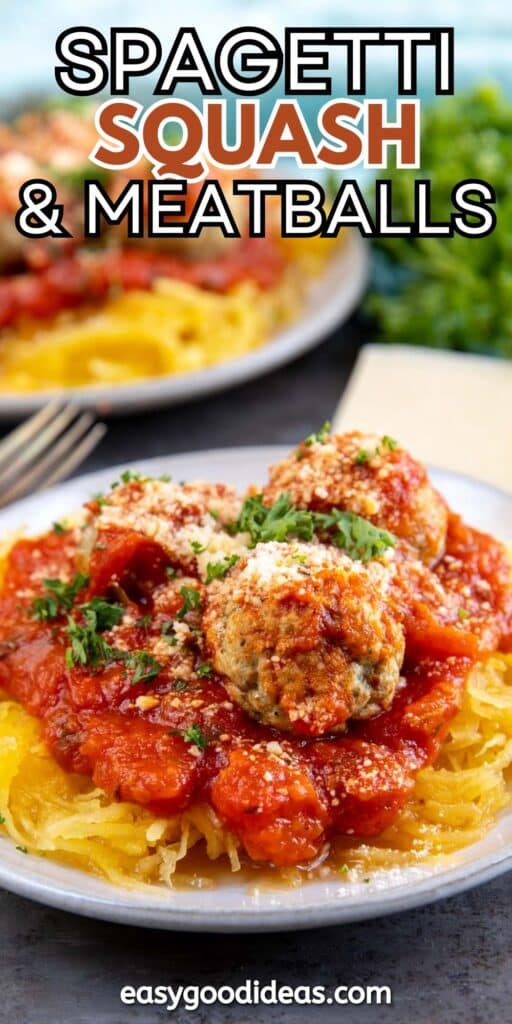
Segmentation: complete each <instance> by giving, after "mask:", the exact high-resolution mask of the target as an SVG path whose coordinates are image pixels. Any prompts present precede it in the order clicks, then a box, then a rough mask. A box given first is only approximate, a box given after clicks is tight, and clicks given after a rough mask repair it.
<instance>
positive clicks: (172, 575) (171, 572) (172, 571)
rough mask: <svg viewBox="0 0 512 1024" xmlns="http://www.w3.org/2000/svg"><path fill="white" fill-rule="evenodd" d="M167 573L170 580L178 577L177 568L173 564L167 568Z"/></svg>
mask: <svg viewBox="0 0 512 1024" xmlns="http://www.w3.org/2000/svg"><path fill="white" fill-rule="evenodd" d="M165 575H166V576H167V579H168V580H173V579H175V577H176V569H175V568H174V567H173V566H172V565H168V566H167V568H166V570H165Z"/></svg>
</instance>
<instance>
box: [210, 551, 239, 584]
mask: <svg viewBox="0 0 512 1024" xmlns="http://www.w3.org/2000/svg"><path fill="white" fill-rule="evenodd" d="M239 561H240V555H226V557H225V558H223V559H222V561H221V562H208V565H207V566H206V581H205V582H206V583H211V582H212V581H213V580H220V579H222V577H223V576H225V575H226V573H228V572H229V570H230V569H232V568H233V566H234V565H236V563H237V562H239Z"/></svg>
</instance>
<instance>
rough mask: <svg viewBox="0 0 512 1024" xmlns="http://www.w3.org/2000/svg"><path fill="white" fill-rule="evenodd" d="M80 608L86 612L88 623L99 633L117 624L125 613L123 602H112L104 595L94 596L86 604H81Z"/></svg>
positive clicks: (85, 616)
mask: <svg viewBox="0 0 512 1024" xmlns="http://www.w3.org/2000/svg"><path fill="white" fill-rule="evenodd" d="M79 608H80V611H81V612H83V613H84V618H85V623H86V625H87V626H88V627H89V628H90V629H94V630H96V631H97V632H98V633H103V632H104V631H105V630H106V629H112V627H113V626H117V625H118V623H119V622H120V621H121V619H122V617H123V615H124V608H123V606H122V605H121V604H111V602H110V601H105V599H104V598H103V597H93V598H92V600H91V601H87V603H86V604H81V605H79Z"/></svg>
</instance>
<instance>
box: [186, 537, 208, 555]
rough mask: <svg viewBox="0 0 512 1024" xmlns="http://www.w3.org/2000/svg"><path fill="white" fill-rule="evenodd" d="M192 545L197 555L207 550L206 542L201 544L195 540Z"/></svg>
mask: <svg viewBox="0 0 512 1024" xmlns="http://www.w3.org/2000/svg"><path fill="white" fill-rule="evenodd" d="M190 547H191V548H192V551H193V552H194V554H195V555H200V554H201V553H202V552H203V551H206V548H205V546H204V544H201V542H200V541H198V540H193V541H192V542H191V545H190Z"/></svg>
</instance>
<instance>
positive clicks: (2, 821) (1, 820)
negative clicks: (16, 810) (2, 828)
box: [0, 814, 5, 825]
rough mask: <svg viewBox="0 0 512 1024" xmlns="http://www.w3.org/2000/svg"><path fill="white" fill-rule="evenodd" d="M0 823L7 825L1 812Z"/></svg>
mask: <svg viewBox="0 0 512 1024" xmlns="http://www.w3.org/2000/svg"><path fill="white" fill-rule="evenodd" d="M0 825H5V818H4V816H3V814H0Z"/></svg>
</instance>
